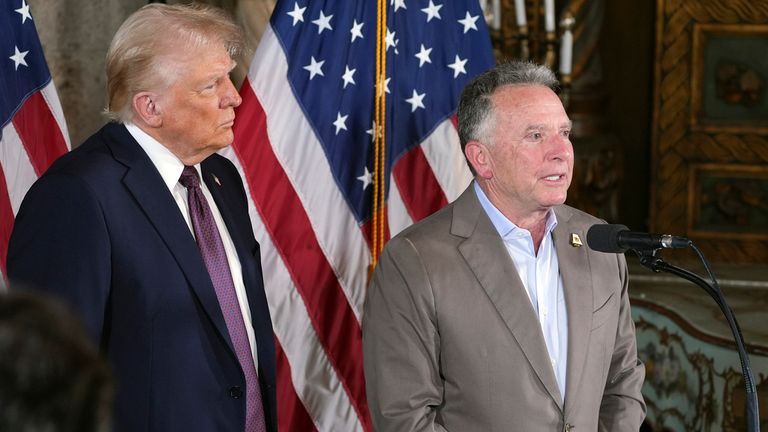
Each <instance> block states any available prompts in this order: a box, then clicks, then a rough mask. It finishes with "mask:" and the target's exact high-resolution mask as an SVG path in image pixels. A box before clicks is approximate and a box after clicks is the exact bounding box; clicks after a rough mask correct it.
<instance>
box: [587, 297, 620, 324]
mask: <svg viewBox="0 0 768 432" xmlns="http://www.w3.org/2000/svg"><path fill="white" fill-rule="evenodd" d="M616 297H617V296H616V293H615V292H614V293H611V295H610V296H608V298H607V299H606V300H605V301H604V302H603V303H602V304H601V305H600V306H598V308H597V309H595V310H594V311H593V312H592V330H593V331H594V330H596V329H598V328H600V327H602V326H603V325H604V324H605V323H606V322H607V321H608V318H610V317H611V316H613V315H615V314H616V313H617V312H616Z"/></svg>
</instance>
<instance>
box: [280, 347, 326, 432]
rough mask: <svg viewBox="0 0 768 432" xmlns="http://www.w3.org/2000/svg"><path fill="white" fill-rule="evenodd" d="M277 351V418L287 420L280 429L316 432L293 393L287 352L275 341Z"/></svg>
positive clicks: (305, 411)
mask: <svg viewBox="0 0 768 432" xmlns="http://www.w3.org/2000/svg"><path fill="white" fill-rule="evenodd" d="M275 351H276V353H275V354H276V356H277V382H278V383H279V384H278V388H279V390H280V391H279V392H278V393H277V409H278V413H277V418H279V419H286V420H285V422H284V423H282V424H281V425H280V427H281V428H283V429H285V430H289V431H316V430H317V429H316V428H315V425H314V423H313V422H312V417H310V416H309V414H308V413H307V410H306V409H304V405H303V404H302V402H301V400H300V399H299V398H298V396H296V392H295V391H292V390H293V386H292V385H291V384H290V381H291V365H290V363H289V362H288V359H287V358H286V357H285V352H284V351H283V349H282V347H281V346H280V342H279V341H277V340H276V341H275ZM281 384H282V385H281Z"/></svg>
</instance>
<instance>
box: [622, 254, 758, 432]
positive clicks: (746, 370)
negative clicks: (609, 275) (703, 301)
mask: <svg viewBox="0 0 768 432" xmlns="http://www.w3.org/2000/svg"><path fill="white" fill-rule="evenodd" d="M689 246H690V247H691V248H693V250H695V251H696V253H697V254H698V255H699V258H700V259H701V261H702V262H703V263H704V268H705V269H706V270H707V273H709V277H710V279H711V280H712V282H711V283H710V282H708V281H706V280H704V279H703V278H702V277H700V276H699V275H697V274H695V273H693V272H690V271H688V270H685V269H683V268H680V267H676V266H674V265H672V264H668V263H666V262H664V260H662V259H661V258H659V257H657V256H656V251H657V250H658V249H653V250H637V249H633V250H632V251H633V252H635V253H636V254H637V255H638V256H639V257H640V264H642V265H643V266H644V267H647V268H649V269H650V270H652V271H654V272H655V273H659V272H661V271H664V272H667V273H671V274H673V275H676V276H679V277H681V278H683V279H686V280H688V281H690V282H693V283H694V284H696V285H698V286H700V287H701V288H703V289H704V291H706V292H707V294H709V295H710V297H712V298H713V299H714V300H715V303H717V305H718V307H720V310H721V311H722V312H723V315H725V319H726V320H727V321H728V326H729V327H730V329H731V332H732V333H733V338H734V340H735V341H736V349H737V351H738V353H739V359H740V360H741V372H742V374H743V376H744V384H745V387H746V400H745V407H744V410H745V416H746V420H747V431H748V432H760V415H759V413H758V404H757V390H756V389H755V379H754V377H753V375H752V369H751V368H750V366H749V356H748V355H747V350H746V348H745V344H744V337H743V336H742V334H741V329H740V328H739V324H738V323H737V322H736V317H734V316H733V311H732V310H731V308H730V307H729V306H728V303H726V301H725V296H724V295H723V293H722V291H721V290H720V286H719V284H718V283H717V279H715V275H714V274H713V273H712V269H711V268H710V266H709V262H707V259H706V258H704V255H703V254H702V253H701V251H700V250H699V248H697V247H696V245H694V244H693V242H690V243H689Z"/></svg>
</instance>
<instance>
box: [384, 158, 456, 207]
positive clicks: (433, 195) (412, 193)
mask: <svg viewBox="0 0 768 432" xmlns="http://www.w3.org/2000/svg"><path fill="white" fill-rule="evenodd" d="M392 176H393V177H394V178H395V182H396V183H397V188H398V190H399V191H400V196H401V197H402V200H403V202H404V203H405V207H406V208H407V209H408V214H409V215H410V216H411V218H412V219H413V220H414V221H420V220H422V219H424V218H425V217H427V216H429V215H431V214H432V213H434V212H435V211H437V210H438V209H440V208H442V207H443V206H444V205H446V204H447V203H448V202H447V201H446V199H445V194H443V191H442V189H440V184H439V183H438V182H437V179H436V178H435V174H434V173H433V172H432V169H431V168H430V166H429V164H428V163H427V159H426V157H425V156H424V152H423V151H422V150H421V147H415V148H414V149H413V150H411V151H409V152H408V153H406V154H405V155H403V156H402V157H401V158H400V160H399V161H398V162H397V163H396V164H395V166H394V168H393V169H392Z"/></svg>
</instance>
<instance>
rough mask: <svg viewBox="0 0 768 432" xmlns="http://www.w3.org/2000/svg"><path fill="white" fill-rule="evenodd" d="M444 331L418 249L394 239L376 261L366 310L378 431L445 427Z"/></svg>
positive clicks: (367, 361)
mask: <svg viewBox="0 0 768 432" xmlns="http://www.w3.org/2000/svg"><path fill="white" fill-rule="evenodd" d="M439 353H440V334H439V329H438V326H437V318H436V314H435V304H434V297H433V295H432V291H431V287H430V283H429V279H428V276H427V273H426V271H425V269H424V266H423V264H422V261H421V259H420V257H419V254H418V251H417V250H416V249H415V247H414V246H413V244H412V243H411V242H410V241H409V240H408V239H407V238H396V239H393V240H391V241H390V242H389V243H388V244H387V246H386V247H385V248H384V251H383V253H382V255H381V257H380V259H379V262H378V264H377V266H376V270H375V272H374V276H373V279H372V281H371V285H370V287H369V289H368V295H367V298H366V302H365V311H364V316H363V355H364V366H365V381H366V389H367V396H368V405H369V408H370V411H371V416H372V418H373V423H374V429H375V430H376V431H378V432H389V431H393V432H394V431H397V432H408V431H430V432H431V431H445V429H444V428H443V427H442V426H440V425H439V424H437V422H436V420H437V419H436V417H437V410H436V409H437V407H439V406H440V405H441V403H442V395H443V384H442V380H441V378H440V364H439V360H440V354H439Z"/></svg>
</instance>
